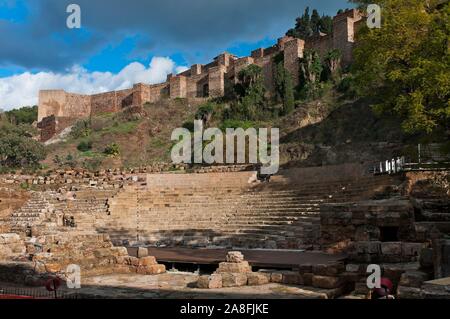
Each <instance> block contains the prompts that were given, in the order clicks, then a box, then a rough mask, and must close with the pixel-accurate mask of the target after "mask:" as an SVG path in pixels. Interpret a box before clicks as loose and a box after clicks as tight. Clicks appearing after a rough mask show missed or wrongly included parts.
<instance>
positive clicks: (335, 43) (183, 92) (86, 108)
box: [38, 9, 364, 139]
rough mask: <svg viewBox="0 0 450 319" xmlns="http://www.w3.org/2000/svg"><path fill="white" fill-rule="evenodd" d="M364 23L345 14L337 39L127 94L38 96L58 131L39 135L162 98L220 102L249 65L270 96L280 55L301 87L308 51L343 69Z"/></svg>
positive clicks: (286, 46) (267, 51) (259, 54)
mask: <svg viewBox="0 0 450 319" xmlns="http://www.w3.org/2000/svg"><path fill="white" fill-rule="evenodd" d="M362 21H364V20H363V16H362V15H361V13H360V12H359V11H358V10H355V9H352V10H347V11H345V12H343V13H341V14H339V15H337V16H336V17H334V19H333V34H320V35H319V36H317V37H315V38H312V39H308V40H307V41H304V40H301V39H296V38H293V37H289V36H284V37H282V38H279V39H278V41H277V43H276V44H274V45H273V46H271V47H268V48H258V49H256V50H253V51H252V52H251V55H250V56H248V57H241V58H240V57H237V56H235V55H233V54H230V53H228V52H224V53H222V54H220V55H218V56H217V57H215V58H214V59H213V61H211V62H210V63H208V64H194V65H192V66H191V67H190V68H189V69H187V70H186V71H184V72H181V73H179V74H169V75H168V76H167V80H166V82H164V83H160V84H152V85H149V84H144V83H138V84H135V85H133V87H132V88H129V89H125V90H120V91H113V92H104V93H99V94H94V95H82V94H74V93H68V92H65V91H64V90H42V91H40V92H39V114H38V121H39V122H42V121H43V120H44V119H45V118H49V117H51V116H54V117H55V122H56V125H55V124H54V123H53V122H52V121H50V120H47V121H46V122H45V123H47V124H45V123H43V124H41V127H42V128H41V129H44V130H45V131H46V133H45V134H43V136H42V138H43V139H44V135H45V139H48V138H49V136H50V135H51V132H57V131H59V130H61V129H63V128H64V127H63V126H64V125H67V123H70V122H72V121H74V120H76V119H79V118H84V117H89V116H92V115H97V114H102V113H113V112H120V111H121V110H122V109H124V108H127V107H131V106H143V105H144V104H145V103H155V102H158V101H159V100H161V99H164V98H171V99H175V98H205V99H206V98H209V97H221V96H223V95H224V94H225V86H226V84H227V83H230V84H236V83H237V82H238V75H239V72H240V71H241V70H242V69H244V68H245V67H247V66H248V65H251V64H255V65H258V66H260V67H261V68H262V69H263V75H264V85H265V86H266V88H267V90H268V92H273V90H274V83H273V63H274V62H273V57H275V56H276V55H278V54H283V57H284V67H285V68H286V70H287V71H288V72H289V73H290V74H291V76H292V79H293V81H294V84H295V85H297V84H299V81H300V76H299V59H300V58H302V57H303V54H304V51H305V50H310V49H314V50H316V51H318V52H319V54H320V55H321V56H324V55H325V54H326V53H327V52H328V51H330V50H332V49H338V50H340V51H341V53H342V65H343V66H347V65H349V64H350V63H351V61H352V59H353V47H354V41H355V32H356V30H357V28H358V27H359V26H360V25H361V22H362ZM53 126H56V127H55V128H53ZM65 127H67V126H65Z"/></svg>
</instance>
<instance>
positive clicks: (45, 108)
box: [38, 90, 66, 122]
mask: <svg viewBox="0 0 450 319" xmlns="http://www.w3.org/2000/svg"><path fill="white" fill-rule="evenodd" d="M65 104H66V92H65V91H64V90H41V91H39V108H38V122H41V121H42V120H43V119H44V118H45V117H49V116H51V115H55V116H58V115H60V114H62V111H63V109H64V105H65Z"/></svg>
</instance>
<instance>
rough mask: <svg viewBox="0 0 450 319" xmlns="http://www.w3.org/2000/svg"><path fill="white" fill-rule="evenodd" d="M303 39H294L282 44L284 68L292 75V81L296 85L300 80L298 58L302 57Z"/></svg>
mask: <svg viewBox="0 0 450 319" xmlns="http://www.w3.org/2000/svg"><path fill="white" fill-rule="evenodd" d="M304 48H305V41H303V40H300V39H294V40H291V41H289V42H286V43H285V44H284V68H285V69H286V70H287V71H288V72H289V74H290V75H291V76H292V83H293V84H294V86H297V85H298V84H299V82H300V79H299V72H300V60H299V59H300V58H302V57H303V51H304Z"/></svg>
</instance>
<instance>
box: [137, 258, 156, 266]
mask: <svg viewBox="0 0 450 319" xmlns="http://www.w3.org/2000/svg"><path fill="white" fill-rule="evenodd" d="M156 264H158V262H157V261H156V258H155V257H153V256H147V257H143V258H140V259H139V266H151V265H156Z"/></svg>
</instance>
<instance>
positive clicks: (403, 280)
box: [399, 271, 428, 288]
mask: <svg viewBox="0 0 450 319" xmlns="http://www.w3.org/2000/svg"><path fill="white" fill-rule="evenodd" d="M426 280H428V274H427V273H424V272H422V271H406V272H404V273H403V274H402V275H401V277H400V284H399V285H400V286H405V287H413V288H420V287H422V284H423V283H424V282H425V281H426Z"/></svg>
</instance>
